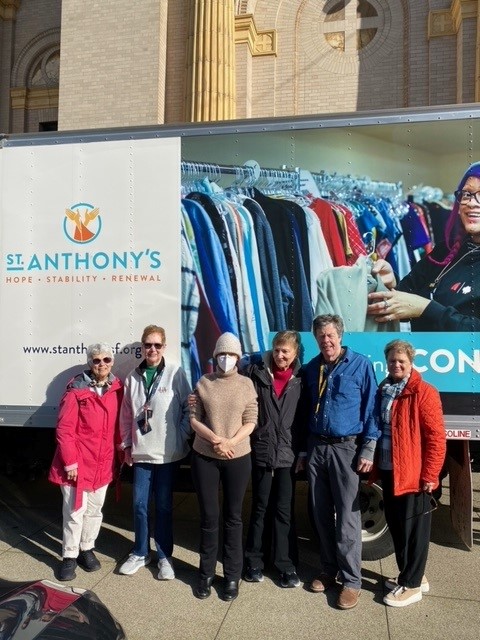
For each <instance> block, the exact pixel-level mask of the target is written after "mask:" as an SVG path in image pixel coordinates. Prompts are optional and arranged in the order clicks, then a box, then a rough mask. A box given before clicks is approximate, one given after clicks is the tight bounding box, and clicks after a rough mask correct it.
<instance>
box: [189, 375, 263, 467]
mask: <svg viewBox="0 0 480 640" xmlns="http://www.w3.org/2000/svg"><path fill="white" fill-rule="evenodd" d="M195 393H196V395H197V403H196V405H195V407H192V408H191V409H190V416H191V417H194V418H196V419H197V420H199V421H200V422H203V424H205V425H206V426H207V427H208V428H209V429H211V430H212V431H213V433H215V434H216V435H218V436H220V437H222V438H233V436H234V435H235V434H236V433H237V431H238V430H239V429H240V427H241V426H242V425H244V424H247V423H249V422H253V423H255V424H256V423H257V417H258V405H257V392H256V391H255V387H254V386H253V382H252V381H251V380H250V378H246V377H245V376H242V375H240V374H239V373H238V371H237V369H236V368H235V369H233V370H232V371H229V372H228V373H223V372H222V371H218V370H217V371H216V372H215V373H209V374H207V375H204V376H202V377H201V378H200V380H199V381H198V382H197V387H196V389H195ZM193 449H194V450H195V451H196V452H197V453H200V454H202V455H204V456H208V457H210V458H219V459H221V458H222V457H221V456H219V455H218V454H216V453H215V452H214V450H213V446H212V445H211V444H210V442H207V440H204V439H203V438H201V437H200V436H199V435H198V434H195V440H194V442H193ZM250 451H251V449H250V437H247V438H245V439H244V440H242V441H241V442H239V443H238V444H237V445H236V446H235V456H234V457H235V458H240V457H241V456H245V455H247V453H250Z"/></svg>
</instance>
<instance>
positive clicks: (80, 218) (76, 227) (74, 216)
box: [63, 202, 102, 244]
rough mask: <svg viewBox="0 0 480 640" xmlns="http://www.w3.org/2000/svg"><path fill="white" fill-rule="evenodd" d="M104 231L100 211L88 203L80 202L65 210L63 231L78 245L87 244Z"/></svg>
mask: <svg viewBox="0 0 480 640" xmlns="http://www.w3.org/2000/svg"><path fill="white" fill-rule="evenodd" d="M101 229H102V218H101V216H100V209H99V208H98V207H94V206H93V205H91V204H87V203H86V202H79V203H78V204H74V205H72V206H71V207H70V208H69V209H65V218H64V221H63V230H64V231H65V235H66V236H67V238H68V239H69V240H71V241H72V242H75V243H76V244H87V243H88V242H92V241H93V240H95V238H96V237H97V236H98V235H99V233H100V231H101Z"/></svg>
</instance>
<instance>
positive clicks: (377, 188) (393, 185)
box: [311, 171, 405, 201]
mask: <svg viewBox="0 0 480 640" xmlns="http://www.w3.org/2000/svg"><path fill="white" fill-rule="evenodd" d="M311 175H312V177H313V179H314V181H315V183H316V185H317V186H318V188H319V189H320V191H321V192H322V193H325V194H332V193H333V194H335V195H337V194H338V195H339V196H340V197H342V196H343V195H348V196H350V197H351V196H352V195H354V194H355V193H358V194H364V195H368V196H376V197H379V198H390V199H391V200H394V201H400V200H403V199H404V198H405V196H404V193H403V189H402V182H401V181H399V182H383V181H378V180H372V179H371V178H369V177H367V176H364V177H361V178H360V177H358V176H352V175H349V174H347V175H342V174H338V173H336V172H333V173H328V172H327V171H320V172H319V173H311Z"/></svg>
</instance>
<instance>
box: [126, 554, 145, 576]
mask: <svg viewBox="0 0 480 640" xmlns="http://www.w3.org/2000/svg"><path fill="white" fill-rule="evenodd" d="M151 561H152V559H151V558H150V556H136V555H135V554H134V553H131V554H130V555H129V556H128V558H127V559H126V560H125V562H124V563H123V564H122V566H121V567H120V569H119V570H118V572H119V573H121V574H122V575H124V576H132V575H133V574H134V573H137V571H138V570H139V569H141V568H142V567H146V566H147V564H150V562H151Z"/></svg>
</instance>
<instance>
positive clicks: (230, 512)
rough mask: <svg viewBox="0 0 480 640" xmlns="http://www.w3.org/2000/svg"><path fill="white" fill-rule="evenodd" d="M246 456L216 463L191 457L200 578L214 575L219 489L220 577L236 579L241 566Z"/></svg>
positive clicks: (247, 470)
mask: <svg viewBox="0 0 480 640" xmlns="http://www.w3.org/2000/svg"><path fill="white" fill-rule="evenodd" d="M251 469H252V462H251V458H250V454H247V455H246V456H242V457H241V458H233V459H232V460H217V459H216V458H209V457H207V456H202V455H200V454H198V453H196V452H195V451H194V452H193V454H192V476H193V483H194V485H195V490H196V492H197V496H198V502H199V505H200V577H201V578H209V577H210V576H214V575H215V566H216V563H217V554H218V537H219V519H220V506H219V495H218V490H219V487H220V482H221V483H222V489H223V505H222V515H223V552H222V561H223V575H224V577H225V578H226V579H227V580H240V578H241V575H242V566H243V545H242V533H243V524H242V507H243V499H244V497H245V491H246V489H247V485H248V481H249V479H250V472H251Z"/></svg>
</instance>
